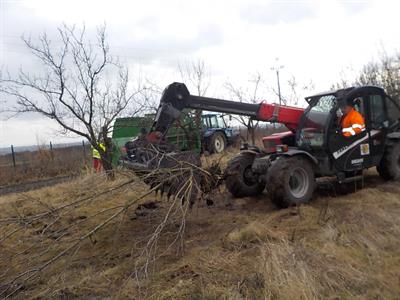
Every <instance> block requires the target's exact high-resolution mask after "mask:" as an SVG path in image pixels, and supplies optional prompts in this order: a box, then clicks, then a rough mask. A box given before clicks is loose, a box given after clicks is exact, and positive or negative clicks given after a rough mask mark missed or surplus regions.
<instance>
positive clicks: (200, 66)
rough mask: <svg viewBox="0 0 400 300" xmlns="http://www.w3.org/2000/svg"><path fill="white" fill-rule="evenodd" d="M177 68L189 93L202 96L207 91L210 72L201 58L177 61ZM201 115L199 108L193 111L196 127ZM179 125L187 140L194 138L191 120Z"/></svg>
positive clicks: (200, 120)
mask: <svg viewBox="0 0 400 300" xmlns="http://www.w3.org/2000/svg"><path fill="white" fill-rule="evenodd" d="M178 70H179V73H180V75H181V78H182V81H183V82H184V83H185V84H186V85H187V86H188V89H189V91H190V92H191V94H196V95H197V96H204V95H205V94H206V93H207V90H208V88H209V87H210V84H211V73H210V70H209V68H208V67H207V65H206V63H205V62H204V61H203V60H201V59H199V60H194V61H187V62H185V63H179V64H178ZM193 90H194V92H193ZM190 113H193V112H190ZM201 115H202V111H201V110H199V109H196V110H195V111H194V120H195V127H196V129H199V128H201V126H202V119H201ZM180 127H181V128H182V130H183V131H184V132H185V135H186V137H187V139H188V140H196V137H194V136H193V135H194V134H193V128H191V127H192V123H191V122H189V123H188V124H180ZM192 145H194V143H192Z"/></svg>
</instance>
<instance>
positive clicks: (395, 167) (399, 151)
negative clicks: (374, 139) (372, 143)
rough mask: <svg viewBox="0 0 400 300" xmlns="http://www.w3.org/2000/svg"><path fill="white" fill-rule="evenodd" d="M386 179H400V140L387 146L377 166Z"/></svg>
mask: <svg viewBox="0 0 400 300" xmlns="http://www.w3.org/2000/svg"><path fill="white" fill-rule="evenodd" d="M376 169H377V170H378V173H379V175H380V176H381V177H382V178H383V179H385V180H399V179H400V142H397V143H395V144H393V145H389V146H387V148H386V150H385V153H384V155H383V157H382V160H381V162H380V164H379V165H378V166H377V167H376Z"/></svg>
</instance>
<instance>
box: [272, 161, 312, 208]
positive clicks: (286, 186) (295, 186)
mask: <svg viewBox="0 0 400 300" xmlns="http://www.w3.org/2000/svg"><path fill="white" fill-rule="evenodd" d="M266 185H267V191H268V194H269V196H270V198H271V200H272V202H273V203H274V204H275V205H277V206H278V207H281V208H286V207H289V206H293V205H298V204H301V203H306V202H309V201H310V200H311V197H312V195H313V192H314V189H315V175H314V170H313V167H312V165H311V163H310V162H309V161H308V160H307V159H306V158H303V157H300V156H294V157H284V156H281V157H279V158H277V159H276V160H274V161H273V162H272V164H271V166H270V167H269V169H268V173H267V184H266Z"/></svg>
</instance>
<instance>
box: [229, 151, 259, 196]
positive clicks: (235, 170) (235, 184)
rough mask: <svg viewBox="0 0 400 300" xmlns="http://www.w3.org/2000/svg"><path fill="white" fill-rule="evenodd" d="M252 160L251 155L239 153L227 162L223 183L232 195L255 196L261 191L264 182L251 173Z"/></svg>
mask: <svg viewBox="0 0 400 300" xmlns="http://www.w3.org/2000/svg"><path fill="white" fill-rule="evenodd" d="M253 161H254V156H253V155H251V154H245V153H241V154H239V155H238V156H236V157H234V158H232V159H231V160H230V161H229V162H228V166H227V168H226V174H227V177H226V180H225V185H226V188H227V189H228V190H229V192H230V193H231V194H232V195H233V196H235V197H246V196H256V195H260V194H261V193H262V192H263V190H264V188H265V182H262V181H261V182H260V181H259V178H258V176H256V175H255V174H253V172H252V170H251V166H252V164H253Z"/></svg>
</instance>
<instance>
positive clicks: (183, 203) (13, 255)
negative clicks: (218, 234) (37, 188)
mask: <svg viewBox="0 0 400 300" xmlns="http://www.w3.org/2000/svg"><path fill="white" fill-rule="evenodd" d="M157 155H161V156H162V155H163V154H161V153H159V154H157ZM118 173H119V174H118V176H119V180H117V181H116V182H114V184H113V185H112V186H108V184H107V181H106V180H105V179H101V180H103V181H101V180H100V185H104V187H102V186H96V188H95V189H92V190H90V191H87V190H86V189H85V188H83V192H78V191H76V192H75V193H71V195H69V194H67V195H66V196H65V197H64V198H63V199H62V200H61V201H59V202H60V203H57V204H55V203H52V201H51V199H43V198H42V199H39V198H35V197H34V196H32V195H30V194H29V193H28V194H21V195H20V196H19V200H18V203H17V204H14V205H11V206H12V209H10V210H9V211H6V212H4V211H3V213H1V214H0V216H1V218H0V252H1V253H2V255H1V258H0V266H1V267H2V270H1V272H0V298H9V297H12V296H15V295H16V294H18V293H19V292H21V291H23V290H29V288H30V287H31V286H32V285H33V284H34V283H35V282H37V281H38V280H40V278H41V275H43V273H44V272H47V271H50V270H51V269H53V270H55V269H56V268H55V266H58V268H59V267H60V266H61V267H62V268H68V264H70V263H71V260H72V259H73V257H74V256H75V255H76V254H77V253H78V252H79V251H87V250H85V249H86V248H87V247H86V246H87V244H89V245H90V244H94V243H96V242H97V238H96V236H98V235H99V233H100V232H102V231H103V232H108V231H109V230H113V229H116V228H118V226H121V224H122V223H123V222H124V221H125V220H126V219H127V218H125V217H126V216H127V215H129V213H131V212H132V211H134V210H135V209H137V208H138V207H140V206H141V205H143V203H144V202H145V201H146V199H148V197H149V196H150V195H152V194H154V193H155V192H157V191H160V192H161V193H163V192H165V193H166V195H167V196H168V197H161V199H163V200H164V201H163V203H166V206H165V209H163V210H162V213H161V215H159V218H158V223H157V224H156V225H155V226H153V227H152V228H151V229H150V230H146V229H145V228H144V229H143V232H146V234H144V235H143V238H142V239H141V243H140V245H141V247H140V249H141V250H140V251H138V253H139V254H138V257H137V259H136V262H137V263H136V265H135V268H134V272H133V273H132V274H130V275H129V277H131V276H132V277H135V278H136V279H137V282H138V283H139V282H140V279H141V278H144V277H147V276H148V275H149V266H150V265H151V263H152V262H154V261H156V259H157V257H159V256H160V255H161V254H160V253H158V249H157V244H158V242H159V239H160V238H161V237H162V234H163V233H164V232H165V230H166V228H167V227H168V226H169V224H171V223H174V228H176V230H175V232H174V234H173V235H174V238H173V239H170V240H169V242H168V243H169V246H167V247H166V248H165V249H164V251H168V250H169V249H170V248H172V247H174V246H175V247H177V248H176V249H177V250H178V252H181V251H182V250H183V246H184V233H185V225H186V216H187V214H188V212H189V211H190V207H191V206H192V205H193V204H194V203H195V201H201V200H204V199H205V198H206V197H207V194H208V193H209V192H210V191H211V190H213V189H214V188H215V187H217V186H218V183H219V182H220V180H221V172H220V168H219V166H218V165H217V164H214V165H212V166H211V167H210V168H209V169H205V168H201V167H199V166H198V165H196V164H192V163H191V162H187V161H179V160H175V161H174V163H173V164H171V166H170V167H167V168H161V167H159V168H153V169H152V170H151V171H147V172H136V173H135V174H132V172H128V171H126V170H120V171H119V172H118ZM143 182H146V183H148V185H149V188H147V189H144V188H143ZM132 191H134V193H133V195H131V194H132ZM129 193H130V194H129ZM75 194H76V195H75ZM124 195H129V196H126V197H125V196H124ZM114 197H119V198H121V197H122V200H121V201H120V203H117V204H116V203H115V202H113V201H112V199H114ZM166 199H168V200H166ZM165 200H166V201H165ZM188 200H189V201H188ZM27 203H29V209H26V208H25V209H22V208H23V207H24V205H27ZM100 204H101V205H100ZM18 206H19V207H18ZM21 207H22V208H21ZM82 212H85V213H84V215H82V214H83V213H82ZM88 212H90V214H88ZM128 212H129V213H128ZM177 224H178V225H177ZM110 228H111V229H110ZM168 234H171V232H168ZM105 238H107V239H108V238H109V239H112V238H113V237H112V236H107V235H106V237H105ZM27 254H28V255H27Z"/></svg>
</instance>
